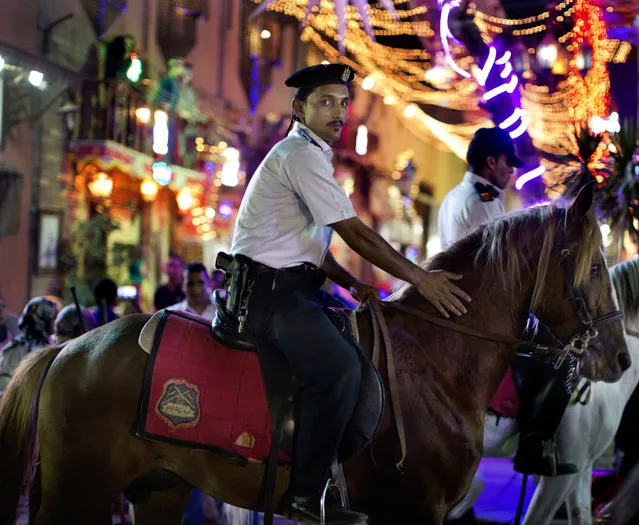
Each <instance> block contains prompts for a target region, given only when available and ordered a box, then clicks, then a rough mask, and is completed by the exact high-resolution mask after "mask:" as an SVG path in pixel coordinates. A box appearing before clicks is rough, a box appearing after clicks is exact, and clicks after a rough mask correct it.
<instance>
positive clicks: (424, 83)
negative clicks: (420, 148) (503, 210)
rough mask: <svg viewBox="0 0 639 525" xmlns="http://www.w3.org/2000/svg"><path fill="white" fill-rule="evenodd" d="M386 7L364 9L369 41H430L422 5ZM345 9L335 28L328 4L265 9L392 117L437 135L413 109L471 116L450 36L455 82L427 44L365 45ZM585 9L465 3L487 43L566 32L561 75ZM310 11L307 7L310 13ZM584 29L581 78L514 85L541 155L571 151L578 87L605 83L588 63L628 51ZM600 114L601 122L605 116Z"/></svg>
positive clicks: (290, 0)
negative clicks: (390, 109) (525, 12)
mask: <svg viewBox="0 0 639 525" xmlns="http://www.w3.org/2000/svg"><path fill="white" fill-rule="evenodd" d="M264 2H269V0H262V3H264ZM393 2H394V5H395V11H394V13H391V12H389V11H388V10H386V9H384V7H385V6H386V3H385V2H384V3H383V4H382V3H381V2H380V3H372V4H371V5H369V6H368V8H366V9H365V10H364V11H365V13H366V14H367V15H368V17H369V19H370V23H371V28H372V31H373V33H374V35H375V36H378V37H382V36H395V35H406V34H409V35H416V36H418V37H421V38H422V39H424V38H425V39H427V40H428V39H431V38H433V36H435V31H434V30H433V27H434V26H433V25H432V24H433V23H434V22H431V21H430V20H428V19H427V18H426V17H425V16H424V15H425V14H426V13H428V11H429V10H428V8H427V7H426V6H418V7H414V6H409V3H408V2H406V1H402V0H393ZM258 3H259V1H258ZM346 4H347V8H346V9H345V10H344V12H343V13H342V15H341V16H343V17H344V19H343V22H340V20H339V17H338V15H337V14H336V12H335V4H334V2H333V1H331V0H310V1H309V0H273V1H270V2H269V10H271V11H274V12H277V13H282V14H286V15H290V16H294V17H295V18H297V19H298V20H300V21H301V22H302V23H303V25H304V30H303V33H302V40H303V41H305V42H312V43H313V44H314V45H315V46H316V47H317V48H318V49H319V50H320V51H321V52H322V53H323V54H324V56H325V57H326V58H327V59H328V60H329V61H341V62H344V63H347V64H349V65H350V66H352V67H353V68H354V70H355V71H356V73H357V76H358V79H357V82H360V83H362V82H363V81H364V79H366V80H367V82H368V86H366V89H370V90H371V91H372V92H374V93H376V94H378V95H379V96H381V97H383V99H384V102H385V103H386V104H388V105H394V106H395V107H396V108H397V111H399V112H401V113H403V114H404V116H405V117H406V118H411V122H414V123H415V124H416V125H417V124H419V126H420V127H421V126H422V124H424V122H427V123H426V124H424V125H425V126H426V127H427V128H428V129H430V130H431V131H432V130H433V129H438V130H439V129H442V128H439V127H438V125H436V124H433V122H431V121H429V120H428V118H430V117H428V116H427V115H426V114H424V113H423V112H422V111H421V110H419V108H418V107H417V106H416V105H415V104H434V105H440V106H445V107H448V108H452V109H457V110H471V111H472V110H476V108H477V99H478V93H479V91H478V84H477V82H476V81H475V79H474V78H473V76H474V75H475V73H476V71H477V70H478V66H477V65H476V64H475V63H474V59H473V58H472V57H470V56H468V54H467V50H466V49H465V48H464V46H463V45H457V44H456V42H455V40H454V38H453V39H450V40H449V47H448V48H449V52H450V55H451V57H452V59H453V61H454V63H455V65H456V69H455V71H462V72H464V73H465V75H461V74H460V76H455V75H451V74H450V71H449V72H448V73H447V72H446V71H447V69H448V68H447V66H446V65H442V63H441V61H440V58H439V54H438V53H434V52H432V48H430V46H426V47H427V49H431V52H429V51H427V50H415V49H413V50H406V49H398V48H393V47H390V46H384V45H381V44H379V43H377V42H375V41H372V40H371V39H370V36H369V34H368V33H367V31H366V28H365V27H364V20H363V17H362V16H363V15H362V10H361V9H360V6H362V5H363V2H361V1H359V0H350V2H349V1H348V0H347V1H346ZM349 4H353V5H349ZM589 5H590V4H589V2H588V0H564V1H563V2H561V3H559V4H557V5H555V6H553V7H550V8H549V9H548V10H547V11H545V12H544V13H540V14H539V15H537V16H535V17H528V18H521V19H505V18H499V17H492V16H488V15H485V14H484V13H481V12H480V11H479V10H477V6H476V5H475V4H471V6H470V9H471V12H472V15H473V17H474V21H475V23H476V24H477V25H478V27H479V28H480V30H481V31H482V36H483V37H484V40H485V41H486V43H487V44H490V43H491V42H492V41H493V40H494V39H495V38H496V37H499V35H500V33H503V32H504V31H506V30H507V31H508V32H509V33H510V34H513V35H514V36H516V37H526V36H529V35H535V34H538V33H543V32H544V31H548V30H549V28H550V27H552V28H553V30H555V29H557V28H560V27H564V28H566V29H565V31H566V32H565V33H564V34H558V35H555V38H556V41H558V42H559V45H561V46H562V47H563V48H564V49H565V50H567V52H568V53H565V52H564V55H565V57H566V58H564V59H563V60H565V61H566V64H568V61H570V68H572V69H571V70H567V71H566V73H568V72H569V71H572V70H574V69H575V68H576V62H577V53H578V52H579V51H580V46H582V45H583V42H584V41H585V40H587V41H588V42H590V40H589V39H584V36H583V35H582V34H581V33H579V34H578V33H577V31H576V22H577V20H579V19H580V18H582V19H585V20H588V19H589V18H588V17H592V14H593V13H594V12H590V11H588V12H586V11H584V6H589ZM309 6H310V7H312V8H311V9H309ZM408 7H410V9H409V8H408ZM568 21H573V23H572V24H570V26H572V27H567V26H568V24H567V23H566V22H568ZM595 22H596V21H595ZM602 23H603V22H602ZM591 26H592V28H591V29H589V31H590V33H589V34H590V38H597V39H598V42H597V46H593V56H592V61H593V67H592V68H591V71H589V72H588V73H586V75H585V78H584V77H582V76H581V75H582V74H581V73H580V74H579V77H577V76H576V75H574V74H573V73H571V74H570V75H569V76H568V77H567V78H566V79H565V80H563V81H562V82H560V83H559V84H558V86H557V87H556V88H554V89H553V91H552V92H551V91H550V89H549V87H548V86H544V85H540V86H536V85H534V84H532V82H534V81H535V79H536V78H537V77H536V75H535V72H534V71H533V70H527V71H525V72H524V73H523V74H522V75H521V79H525V80H527V82H521V83H520V89H521V94H522V111H523V113H522V114H523V115H526V114H527V117H526V118H527V119H528V123H529V129H530V135H531V137H532V138H533V141H534V143H535V144H536V145H537V146H538V147H540V148H541V149H542V150H544V151H549V152H551V151H552V152H556V153H558V154H562V153H565V152H566V150H567V148H569V147H570V146H569V141H568V140H567V139H566V133H567V132H566V130H567V129H568V127H569V124H570V122H571V119H574V118H575V115H576V114H578V113H579V112H580V111H582V110H581V109H576V107H579V108H584V107H585V104H586V101H587V100H588V96H586V95H585V93H586V92H587V91H584V86H586V90H587V89H591V88H593V89H594V88H595V87H596V86H595V84H596V83H599V87H598V88H597V89H598V90H595V92H597V93H603V92H605V91H606V90H607V89H608V87H607V86H609V81H608V79H607V78H605V77H603V76H602V75H601V68H600V67H594V63H595V62H596V63H597V64H603V66H604V69H605V64H606V63H607V62H611V61H619V62H623V61H624V60H625V59H626V58H627V56H628V53H629V51H630V49H631V46H630V45H629V44H625V45H622V44H621V43H619V42H618V41H609V40H608V39H607V37H606V34H605V31H603V32H601V31H600V29H601V28H600V27H599V26H598V25H597V23H594V24H590V23H589V25H588V27H589V28H590V27H591ZM340 28H342V29H343V30H344V35H345V38H343V39H342V38H340V34H339V32H340ZM604 28H605V26H604ZM593 29H594V30H595V31H593ZM595 35H596V36H595ZM580 38H581V39H582V41H581V42H580V41H579V39H580ZM524 42H525V40H524ZM340 47H342V48H343V49H344V51H343V52H340ZM595 48H596V49H595ZM346 51H347V52H348V53H347V54H346V53H345V52H346ZM560 51H562V50H560ZM528 53H529V54H530V55H535V54H536V49H535V48H533V47H531V48H530V49H529V50H528ZM345 55H346V56H345ZM451 67H452V66H451ZM566 67H567V66H566ZM592 70H595V71H596V72H593V71H592ZM431 73H432V74H431ZM367 77H369V78H367ZM429 78H431V79H432V78H435V79H436V80H438V81H441V83H440V84H433V83H431V82H430V80H429ZM580 79H581V85H580ZM503 89H506V90H510V89H512V86H510V85H509V84H508V85H504V86H503ZM574 97H576V98H574ZM577 101H578V102H577ZM593 109H594V108H593ZM422 114H423V115H422ZM602 115H604V116H605V112H604V113H603V114H602ZM514 116H515V115H513V118H514ZM507 120H508V119H507ZM514 127H517V125H515V126H514ZM462 128H463V127H461V126H451V127H450V128H446V129H445V131H446V133H450V134H451V135H456V136H459V137H461V138H466V132H467V131H468V130H467V129H466V128H464V129H462ZM475 129H476V127H475ZM513 129H514V128H513Z"/></svg>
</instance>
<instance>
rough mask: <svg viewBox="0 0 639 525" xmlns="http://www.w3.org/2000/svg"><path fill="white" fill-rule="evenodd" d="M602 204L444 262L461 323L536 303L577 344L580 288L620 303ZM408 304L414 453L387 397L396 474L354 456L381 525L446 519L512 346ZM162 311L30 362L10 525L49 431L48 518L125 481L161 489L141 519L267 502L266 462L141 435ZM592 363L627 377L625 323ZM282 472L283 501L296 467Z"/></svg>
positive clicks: (9, 435)
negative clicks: (214, 503) (143, 398)
mask: <svg viewBox="0 0 639 525" xmlns="http://www.w3.org/2000/svg"><path fill="white" fill-rule="evenodd" d="M591 204H592V191H591V190H585V191H583V192H582V193H581V194H580V195H579V196H578V197H577V199H576V201H575V202H574V203H573V204H572V205H571V206H570V207H568V208H560V207H556V206H548V207H539V208H534V209H530V210H527V211H525V212H522V213H519V214H515V215H512V216H509V217H507V218H504V219H501V220H498V221H496V222H494V223H491V224H488V225H486V226H484V227H482V228H480V229H478V230H477V231H475V232H474V233H472V234H470V235H469V236H468V237H467V238H465V239H463V240H461V241H460V242H458V243H457V244H455V245H454V246H453V247H452V248H450V249H449V250H448V251H446V252H444V253H442V254H440V255H438V256H437V257H435V258H434V259H433V260H432V261H430V263H429V264H428V267H429V268H431V269H443V268H445V269H447V270H450V271H453V272H456V273H460V274H463V275H464V279H463V281H462V286H463V287H464V288H465V289H466V290H467V291H468V292H469V293H470V294H471V296H472V297H473V302H472V303H471V305H470V308H469V313H468V315H467V316H465V317H464V318H463V319H460V320H459V323H460V324H463V325H464V326H465V327H469V328H472V329H474V330H477V331H480V332H484V331H490V332H493V333H499V334H503V335H504V336H510V337H512V338H516V337H518V336H519V335H520V334H521V333H522V331H523V329H524V326H525V323H526V320H527V317H528V312H529V309H532V311H533V312H534V313H535V314H536V315H537V316H538V317H539V319H540V320H541V321H542V322H544V323H546V324H547V325H548V327H549V328H550V329H551V330H552V331H553V333H554V334H555V335H556V336H557V337H558V338H560V339H561V340H562V341H569V340H571V337H572V336H573V335H574V334H576V333H578V331H579V329H580V328H581V327H582V324H581V317H583V315H578V312H577V311H576V308H575V304H576V302H575V301H574V299H575V294H576V296H577V298H578V299H579V297H582V298H583V299H584V301H585V307H586V310H587V311H586V316H588V315H590V316H591V317H592V318H599V319H600V318H602V317H604V316H605V315H606V314H610V313H611V312H613V311H615V310H616V306H615V303H614V300H613V297H612V290H611V284H610V279H609V276H608V272H607V271H606V270H605V261H604V258H603V256H602V250H601V236H600V233H599V228H598V227H597V224H596V221H595V218H594V215H593V213H592V211H590V207H591ZM577 302H578V301H577ZM393 304H399V305H401V307H403V308H412V309H415V310H419V311H421V312H427V313H431V314H434V313H435V310H434V309H433V308H432V307H431V306H430V305H429V304H428V303H427V302H426V300H425V299H423V298H422V297H421V296H420V295H419V294H418V292H417V291H416V290H415V289H413V288H411V287H404V288H402V289H401V290H399V291H398V292H397V293H396V294H395V295H394V296H393V297H392V298H391V300H390V301H389V302H387V303H384V304H383V312H384V315H385V318H386V322H387V325H388V328H389V332H390V337H391V340H392V343H393V350H392V351H393V354H394V356H395V361H396V363H395V364H396V369H397V375H398V378H399V393H400V399H401V404H402V410H403V414H404V418H405V426H406V436H407V444H408V457H407V460H406V462H405V464H404V468H403V470H402V472H397V471H393V470H392V469H391V468H390V467H391V466H392V465H393V464H394V462H395V461H396V460H397V459H398V457H399V454H400V452H399V443H398V436H397V432H396V431H395V427H394V426H393V425H392V411H391V409H390V407H389V406H387V407H386V409H385V413H384V416H383V419H382V424H381V426H380V429H379V431H378V433H377V436H376V437H375V440H374V441H373V443H372V445H371V446H372V448H373V449H374V451H375V456H376V459H377V465H379V466H380V467H382V468H381V470H378V469H377V468H376V467H375V466H374V465H373V463H372V461H371V459H370V456H369V454H364V453H361V454H358V455H356V456H355V457H354V458H353V459H352V460H350V461H348V462H347V464H346V465H345V471H346V478H347V482H348V488H349V492H350V498H351V501H352V502H353V505H354V506H355V507H356V508H357V509H362V510H363V511H365V512H367V513H368V515H369V516H370V520H369V523H370V524H374V525H380V524H381V525H397V524H401V525H410V524H413V523H420V524H437V525H439V524H441V523H442V521H443V519H444V516H445V515H446V513H447V512H448V510H449V509H450V508H451V507H452V506H453V505H454V504H455V503H456V502H457V501H458V500H459V499H461V497H462V496H463V495H464V494H465V492H466V490H467V489H468V487H469V484H470V481H471V479H472V475H473V472H474V471H475V468H476V467H477V464H478V462H479V459H480V458H481V452H482V450H481V447H482V433H483V421H484V414H485V411H486V408H487V406H488V404H489V401H490V400H491V398H492V396H493V395H494V393H495V392H496V390H497V387H498V385H499V383H500V381H501V379H502V377H503V376H504V374H505V372H506V370H507V368H508V366H509V364H510V361H511V359H512V356H513V349H512V348H511V347H509V346H508V345H507V344H504V343H496V342H490V341H483V340H481V339H478V338H477V337H475V336H470V335H466V334H462V333H459V332H456V331H453V330H450V329H445V328H441V327H438V326H435V325H432V324H429V323H427V322H425V321H424V320H422V319H420V318H419V316H418V315H415V314H414V313H412V314H411V313H406V311H401V310H400V309H399V308H397V307H393ZM582 313H583V312H582ZM148 319H149V316H147V315H137V316H131V317H127V318H123V319H120V320H118V321H115V322H113V323H110V324H108V325H106V326H103V327H101V328H99V329H96V330H94V331H92V332H90V333H88V334H86V335H84V336H82V337H80V338H78V339H75V340H73V341H71V342H70V343H69V344H68V345H67V346H65V347H64V348H62V347H53V348H49V349H45V350H42V351H40V352H37V353H34V354H32V355H30V356H29V357H28V358H27V359H25V360H24V362H23V363H22V364H21V365H20V366H19V368H18V369H17V370H16V373H15V375H14V377H13V380H12V382H11V384H10V386H9V387H8V389H7V391H6V394H5V396H4V397H3V399H2V400H1V401H0V403H1V404H0V465H2V468H1V469H0V480H1V482H0V525H8V524H11V523H13V520H14V516H15V508H16V503H17V500H18V496H19V491H20V489H21V487H23V484H24V483H25V480H27V479H28V476H29V472H30V461H31V460H32V459H33V457H34V453H35V452H34V442H35V436H36V433H37V438H38V442H39V453H40V456H41V461H42V463H41V469H42V506H41V509H40V512H39V514H38V516H37V520H36V524H37V525H54V524H60V523H65V524H68V525H71V524H78V525H80V524H88V523H93V522H94V521H95V520H96V518H97V517H98V516H99V515H101V513H103V512H104V510H105V509H106V508H107V505H108V504H109V502H111V501H113V500H114V499H115V497H116V496H117V494H118V493H119V492H120V491H122V490H124V489H128V490H129V491H133V492H137V494H138V496H139V497H140V499H142V496H146V497H147V499H146V501H144V502H140V503H138V504H136V505H135V516H136V523H138V524H149V525H160V524H164V523H166V524H179V523H180V515H181V512H182V508H183V506H184V503H185V501H186V498H187V494H188V492H189V490H190V489H191V488H192V487H197V488H199V489H201V490H203V491H204V492H206V493H208V494H210V495H212V496H214V497H216V498H218V499H220V500H223V501H226V502H229V503H231V504H232V505H236V506H240V507H245V508H253V509H255V510H259V503H256V502H259V497H258V496H259V491H260V483H261V479H262V473H263V465H262V464H260V463H251V462H249V463H248V464H247V463H241V462H239V461H237V460H234V459H231V458H228V457H223V456H221V455H217V454H215V453H213V452H203V451H197V450H192V449H185V448H183V447H179V446H175V445H170V444H166V443H155V442H150V441H145V440H142V439H139V438H137V437H135V436H134V435H133V434H132V432H131V428H132V426H133V424H134V421H135V420H136V417H137V412H138V403H139V397H140V391H141V385H142V378H143V374H144V370H145V366H146V363H147V354H146V353H144V352H142V351H141V350H140V348H139V347H138V344H137V340H138V336H139V334H140V330H141V329H142V327H143V326H144V324H145V323H146V322H147V321H148ZM357 320H358V326H359V332H360V334H362V339H363V341H362V342H363V344H364V347H365V348H368V347H370V338H371V321H370V317H369V312H367V311H366V310H363V311H360V312H359V313H358V316H357ZM558 352H560V350H558ZM582 362H583V367H582V370H583V371H584V372H585V374H586V375H587V376H588V377H590V378H591V379H593V380H603V381H609V382H613V381H617V380H618V379H619V378H620V377H621V374H622V372H623V371H624V370H625V369H626V368H627V367H628V366H629V357H628V351H627V348H626V343H625V339H624V330H623V326H622V323H621V321H616V320H615V321H614V322H610V323H608V324H605V326H601V327H600V328H599V331H598V336H597V337H596V338H595V339H594V340H593V341H591V342H590V344H589V345H588V346H587V348H586V350H585V352H584V353H583V356H582ZM38 400H39V406H38V405H37V402H38ZM388 405H390V403H389V404H388ZM35 414H37V432H36V420H35V418H34V415H35ZM385 467H389V468H388V470H385V469H384V468H385ZM279 478H280V483H279V486H278V497H279V496H281V495H282V493H283V491H284V489H285V486H286V481H287V479H286V478H287V472H286V471H283V472H281V473H280V476H279Z"/></svg>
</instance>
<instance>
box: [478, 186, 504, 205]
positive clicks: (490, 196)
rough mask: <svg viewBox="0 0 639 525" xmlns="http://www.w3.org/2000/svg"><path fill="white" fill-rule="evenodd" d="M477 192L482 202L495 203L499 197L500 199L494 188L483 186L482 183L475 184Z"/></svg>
mask: <svg viewBox="0 0 639 525" xmlns="http://www.w3.org/2000/svg"><path fill="white" fill-rule="evenodd" d="M475 191H476V192H477V195H479V198H480V199H481V200H482V202H491V201H494V200H495V199H496V198H497V197H499V192H498V191H497V189H495V187H494V186H491V185H490V184H482V183H481V182H476V183H475Z"/></svg>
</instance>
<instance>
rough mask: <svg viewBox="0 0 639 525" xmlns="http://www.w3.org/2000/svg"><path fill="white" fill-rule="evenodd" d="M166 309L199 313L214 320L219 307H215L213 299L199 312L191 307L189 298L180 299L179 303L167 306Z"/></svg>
mask: <svg viewBox="0 0 639 525" xmlns="http://www.w3.org/2000/svg"><path fill="white" fill-rule="evenodd" d="M166 309H167V310H179V311H180V312H187V313H190V314H193V315H199V316H200V317H204V318H205V319H208V320H209V321H212V320H213V319H215V314H216V312H217V308H216V307H215V304H214V303H213V302H212V301H211V302H210V303H209V304H207V305H206V308H205V309H204V311H203V312H202V313H199V312H198V311H196V310H195V309H194V308H191V307H190V306H189V301H188V299H184V301H180V302H179V303H176V304H173V305H171V306H169V307H167V308H166Z"/></svg>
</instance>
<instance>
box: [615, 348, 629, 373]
mask: <svg viewBox="0 0 639 525" xmlns="http://www.w3.org/2000/svg"><path fill="white" fill-rule="evenodd" d="M617 361H618V362H619V366H620V367H621V370H623V371H625V370H628V369H629V368H630V364H631V363H630V354H629V353H627V352H621V353H619V354H617Z"/></svg>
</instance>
